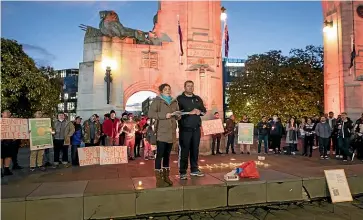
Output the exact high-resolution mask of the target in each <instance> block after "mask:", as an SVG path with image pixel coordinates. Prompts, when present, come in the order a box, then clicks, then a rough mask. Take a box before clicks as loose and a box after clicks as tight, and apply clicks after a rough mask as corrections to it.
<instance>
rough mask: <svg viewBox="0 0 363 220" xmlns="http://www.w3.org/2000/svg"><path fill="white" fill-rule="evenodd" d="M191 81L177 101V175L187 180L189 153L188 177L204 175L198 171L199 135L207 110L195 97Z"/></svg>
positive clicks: (187, 82)
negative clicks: (179, 116)
mask: <svg viewBox="0 0 363 220" xmlns="http://www.w3.org/2000/svg"><path fill="white" fill-rule="evenodd" d="M193 92H194V83H193V81H190V80H188V81H186V82H185V83H184V92H183V94H181V95H179V96H178V98H177V100H178V104H179V109H180V111H181V112H182V118H181V120H180V121H179V144H180V154H179V160H180V161H179V162H180V163H179V165H180V166H179V173H180V179H182V180H186V179H187V169H188V156H189V153H190V171H191V173H190V175H191V176H198V177H202V176H204V174H203V173H202V172H201V171H200V170H199V166H198V156H199V143H200V135H201V129H200V127H201V125H202V119H201V116H203V115H205V114H206V112H207V109H206V108H205V106H204V104H203V100H202V99H201V98H200V97H199V96H197V95H195V94H194V93H193Z"/></svg>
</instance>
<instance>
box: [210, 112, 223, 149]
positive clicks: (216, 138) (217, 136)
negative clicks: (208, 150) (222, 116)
mask: <svg viewBox="0 0 363 220" xmlns="http://www.w3.org/2000/svg"><path fill="white" fill-rule="evenodd" d="M214 119H219V113H218V112H215V113H214ZM221 137H222V134H220V133H219V134H212V155H216V154H222V153H221V152H220V151H219V147H220V146H221ZM216 142H217V150H216V151H214V150H215V149H216Z"/></svg>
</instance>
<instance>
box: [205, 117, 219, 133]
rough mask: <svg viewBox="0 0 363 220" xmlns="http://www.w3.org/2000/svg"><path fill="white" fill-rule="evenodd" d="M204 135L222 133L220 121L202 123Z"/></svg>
mask: <svg viewBox="0 0 363 220" xmlns="http://www.w3.org/2000/svg"><path fill="white" fill-rule="evenodd" d="M202 128H203V134H204V135H211V134H220V133H223V132H224V128H223V125H222V120H221V119H214V120H208V121H202Z"/></svg>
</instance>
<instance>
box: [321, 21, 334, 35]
mask: <svg viewBox="0 0 363 220" xmlns="http://www.w3.org/2000/svg"><path fill="white" fill-rule="evenodd" d="M332 28H333V21H327V20H325V21H324V28H323V32H324V33H327V32H329V31H330V30H331V29H332Z"/></svg>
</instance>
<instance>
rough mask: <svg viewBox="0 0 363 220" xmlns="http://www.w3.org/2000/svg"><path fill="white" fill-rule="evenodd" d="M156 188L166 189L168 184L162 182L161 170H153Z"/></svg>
mask: <svg viewBox="0 0 363 220" xmlns="http://www.w3.org/2000/svg"><path fill="white" fill-rule="evenodd" d="M155 178H156V187H167V186H168V184H167V183H166V182H165V181H164V178H163V170H155Z"/></svg>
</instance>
